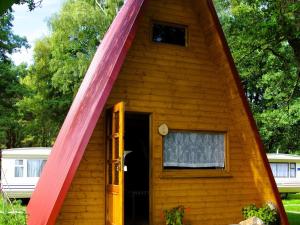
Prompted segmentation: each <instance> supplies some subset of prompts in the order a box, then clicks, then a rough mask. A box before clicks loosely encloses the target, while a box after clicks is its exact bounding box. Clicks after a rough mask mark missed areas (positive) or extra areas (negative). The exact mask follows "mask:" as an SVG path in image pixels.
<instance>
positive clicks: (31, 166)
mask: <svg viewBox="0 0 300 225" xmlns="http://www.w3.org/2000/svg"><path fill="white" fill-rule="evenodd" d="M45 162H46V160H41V159H29V160H27V177H39V176H40V175H41V172H42V169H43V167H44V165H45Z"/></svg>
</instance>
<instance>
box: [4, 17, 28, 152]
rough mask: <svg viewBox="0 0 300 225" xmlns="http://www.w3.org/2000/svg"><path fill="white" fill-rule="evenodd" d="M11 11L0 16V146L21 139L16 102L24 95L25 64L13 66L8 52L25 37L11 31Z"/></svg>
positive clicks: (17, 47) (23, 41) (19, 45)
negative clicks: (22, 82) (21, 82)
mask: <svg viewBox="0 0 300 225" xmlns="http://www.w3.org/2000/svg"><path fill="white" fill-rule="evenodd" d="M12 20H13V16H12V14H11V13H9V12H8V13H6V14H4V15H3V16H1V17H0V148H11V147H15V146H18V144H19V143H20V140H21V133H20V126H19V124H18V119H19V116H18V111H17V108H16V106H15V104H16V102H17V101H18V100H19V99H20V98H21V97H22V96H23V95H24V92H25V90H24V88H23V87H22V85H21V84H20V82H19V81H20V79H21V78H22V77H24V76H25V74H26V66H25V65H21V66H15V65H14V64H13V63H12V62H11V60H10V59H9V54H11V53H13V52H15V51H17V50H18V49H20V48H21V47H22V46H25V47H27V43H26V39H24V38H21V37H19V36H17V35H15V34H13V32H12V23H11V22H12Z"/></svg>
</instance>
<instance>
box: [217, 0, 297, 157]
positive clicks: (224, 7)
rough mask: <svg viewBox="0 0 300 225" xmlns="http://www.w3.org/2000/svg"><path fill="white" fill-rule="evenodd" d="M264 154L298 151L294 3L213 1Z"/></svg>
mask: <svg viewBox="0 0 300 225" xmlns="http://www.w3.org/2000/svg"><path fill="white" fill-rule="evenodd" d="M215 3H216V6H217V10H218V14H219V17H220V20H221V23H222V26H223V29H224V32H225V34H226V37H227V40H228V43H229V46H230V48H231V51H232V54H233V57H234V60H235V63H236V65H237V68H238V70H239V73H240V75H241V78H242V81H243V85H244V89H245V92H246V96H247V97H248V100H249V102H250V106H251V108H252V111H253V112H254V116H255V119H256V122H257V124H258V126H259V129H260V133H261V136H262V138H263V141H264V144H265V146H266V149H267V150H268V151H270V152H275V151H276V150H280V151H281V152H286V153H288V152H289V153H292V152H294V151H296V150H299V149H300V139H299V138H297V137H299V135H300V88H299V84H300V26H299V24H300V16H299V14H300V2H299V1H289V0H274V1H268V0H256V1H253V0H215Z"/></svg>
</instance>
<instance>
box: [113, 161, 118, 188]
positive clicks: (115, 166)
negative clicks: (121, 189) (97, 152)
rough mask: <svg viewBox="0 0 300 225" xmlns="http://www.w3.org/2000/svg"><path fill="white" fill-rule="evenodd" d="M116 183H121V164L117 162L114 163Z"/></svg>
mask: <svg viewBox="0 0 300 225" xmlns="http://www.w3.org/2000/svg"><path fill="white" fill-rule="evenodd" d="M114 175H115V177H114V185H118V184H119V164H118V163H115V164H114Z"/></svg>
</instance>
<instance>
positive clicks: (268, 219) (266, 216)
mask: <svg viewBox="0 0 300 225" xmlns="http://www.w3.org/2000/svg"><path fill="white" fill-rule="evenodd" d="M242 213H243V216H244V218H245V219H249V218H251V217H254V216H255V217H258V218H260V219H261V220H262V221H263V222H264V223H265V224H266V225H279V224H280V220H279V216H278V213H277V210H276V209H272V208H271V207H270V206H269V205H268V204H265V205H264V206H263V207H261V208H258V207H256V205H255V204H251V205H249V206H246V207H245V208H243V209H242Z"/></svg>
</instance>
